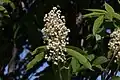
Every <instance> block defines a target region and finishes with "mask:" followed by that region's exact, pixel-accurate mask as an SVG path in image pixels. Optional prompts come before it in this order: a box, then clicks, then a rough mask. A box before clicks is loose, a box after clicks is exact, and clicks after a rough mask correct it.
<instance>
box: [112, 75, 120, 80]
mask: <svg viewBox="0 0 120 80" xmlns="http://www.w3.org/2000/svg"><path fill="white" fill-rule="evenodd" d="M112 80H120V77H119V76H113V77H112Z"/></svg>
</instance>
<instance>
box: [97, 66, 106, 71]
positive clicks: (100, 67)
mask: <svg viewBox="0 0 120 80" xmlns="http://www.w3.org/2000/svg"><path fill="white" fill-rule="evenodd" d="M95 67H97V68H99V69H100V70H101V71H103V70H104V69H103V68H102V66H101V65H95Z"/></svg>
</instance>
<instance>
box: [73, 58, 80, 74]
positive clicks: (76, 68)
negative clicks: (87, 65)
mask: <svg viewBox="0 0 120 80" xmlns="http://www.w3.org/2000/svg"><path fill="white" fill-rule="evenodd" d="M71 66H72V72H73V74H74V73H76V72H77V71H78V70H79V68H80V63H79V61H78V60H77V59H76V58H74V57H72V60H71Z"/></svg>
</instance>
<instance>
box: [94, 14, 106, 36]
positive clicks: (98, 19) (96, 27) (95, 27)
mask: <svg viewBox="0 0 120 80" xmlns="http://www.w3.org/2000/svg"><path fill="white" fill-rule="evenodd" d="M103 20H104V16H103V15H102V16H100V17H98V18H97V19H96V20H95V22H94V25H93V34H94V35H95V34H96V33H97V31H98V30H99V27H100V26H101V24H102V23H103Z"/></svg>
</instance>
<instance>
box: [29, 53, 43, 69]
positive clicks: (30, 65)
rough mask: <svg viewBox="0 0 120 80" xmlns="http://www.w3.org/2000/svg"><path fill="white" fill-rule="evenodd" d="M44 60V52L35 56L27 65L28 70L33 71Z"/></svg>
mask: <svg viewBox="0 0 120 80" xmlns="http://www.w3.org/2000/svg"><path fill="white" fill-rule="evenodd" d="M43 58H44V52H41V53H39V54H37V55H36V56H35V58H34V59H33V60H32V61H31V62H29V63H28V64H27V70H29V69H31V68H32V67H33V66H34V65H35V64H36V63H37V62H39V61H41V60H42V59H43Z"/></svg>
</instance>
